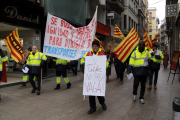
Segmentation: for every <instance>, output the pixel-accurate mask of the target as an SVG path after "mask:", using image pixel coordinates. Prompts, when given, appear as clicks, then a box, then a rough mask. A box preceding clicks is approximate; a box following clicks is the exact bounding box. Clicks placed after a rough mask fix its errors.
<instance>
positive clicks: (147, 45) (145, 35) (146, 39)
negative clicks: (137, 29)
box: [143, 30, 152, 51]
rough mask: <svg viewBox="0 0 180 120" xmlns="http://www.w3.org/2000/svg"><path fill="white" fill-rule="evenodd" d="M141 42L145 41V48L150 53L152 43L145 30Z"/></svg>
mask: <svg viewBox="0 0 180 120" xmlns="http://www.w3.org/2000/svg"><path fill="white" fill-rule="evenodd" d="M143 40H144V41H145V46H146V48H147V49H148V51H151V49H152V43H151V40H150V38H149V35H148V32H147V30H145V32H144V37H143Z"/></svg>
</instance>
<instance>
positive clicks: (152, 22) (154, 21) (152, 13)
mask: <svg viewBox="0 0 180 120" xmlns="http://www.w3.org/2000/svg"><path fill="white" fill-rule="evenodd" d="M148 11H149V15H148V23H149V24H148V28H149V30H148V32H149V37H150V39H151V40H152V39H153V38H154V37H155V36H156V34H157V33H158V18H156V11H157V9H156V8H148Z"/></svg>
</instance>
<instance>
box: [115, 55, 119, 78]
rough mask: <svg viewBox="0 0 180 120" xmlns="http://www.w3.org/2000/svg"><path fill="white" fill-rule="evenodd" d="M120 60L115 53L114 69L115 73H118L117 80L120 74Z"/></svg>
mask: <svg viewBox="0 0 180 120" xmlns="http://www.w3.org/2000/svg"><path fill="white" fill-rule="evenodd" d="M118 62H119V60H118V58H117V54H116V53H114V67H115V71H116V75H117V78H116V79H119V73H118V66H117V65H118Z"/></svg>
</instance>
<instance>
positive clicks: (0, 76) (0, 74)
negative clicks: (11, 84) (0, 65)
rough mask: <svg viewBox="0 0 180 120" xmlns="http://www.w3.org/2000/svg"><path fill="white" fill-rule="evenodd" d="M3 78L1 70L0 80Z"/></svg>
mask: <svg viewBox="0 0 180 120" xmlns="http://www.w3.org/2000/svg"><path fill="white" fill-rule="evenodd" d="M1 79H2V72H1V71H0V82H1Z"/></svg>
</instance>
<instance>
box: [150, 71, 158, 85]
mask: <svg viewBox="0 0 180 120" xmlns="http://www.w3.org/2000/svg"><path fill="white" fill-rule="evenodd" d="M158 72H159V70H150V76H149V85H152V81H153V74H154V73H155V76H154V85H156V84H157V80H158Z"/></svg>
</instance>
